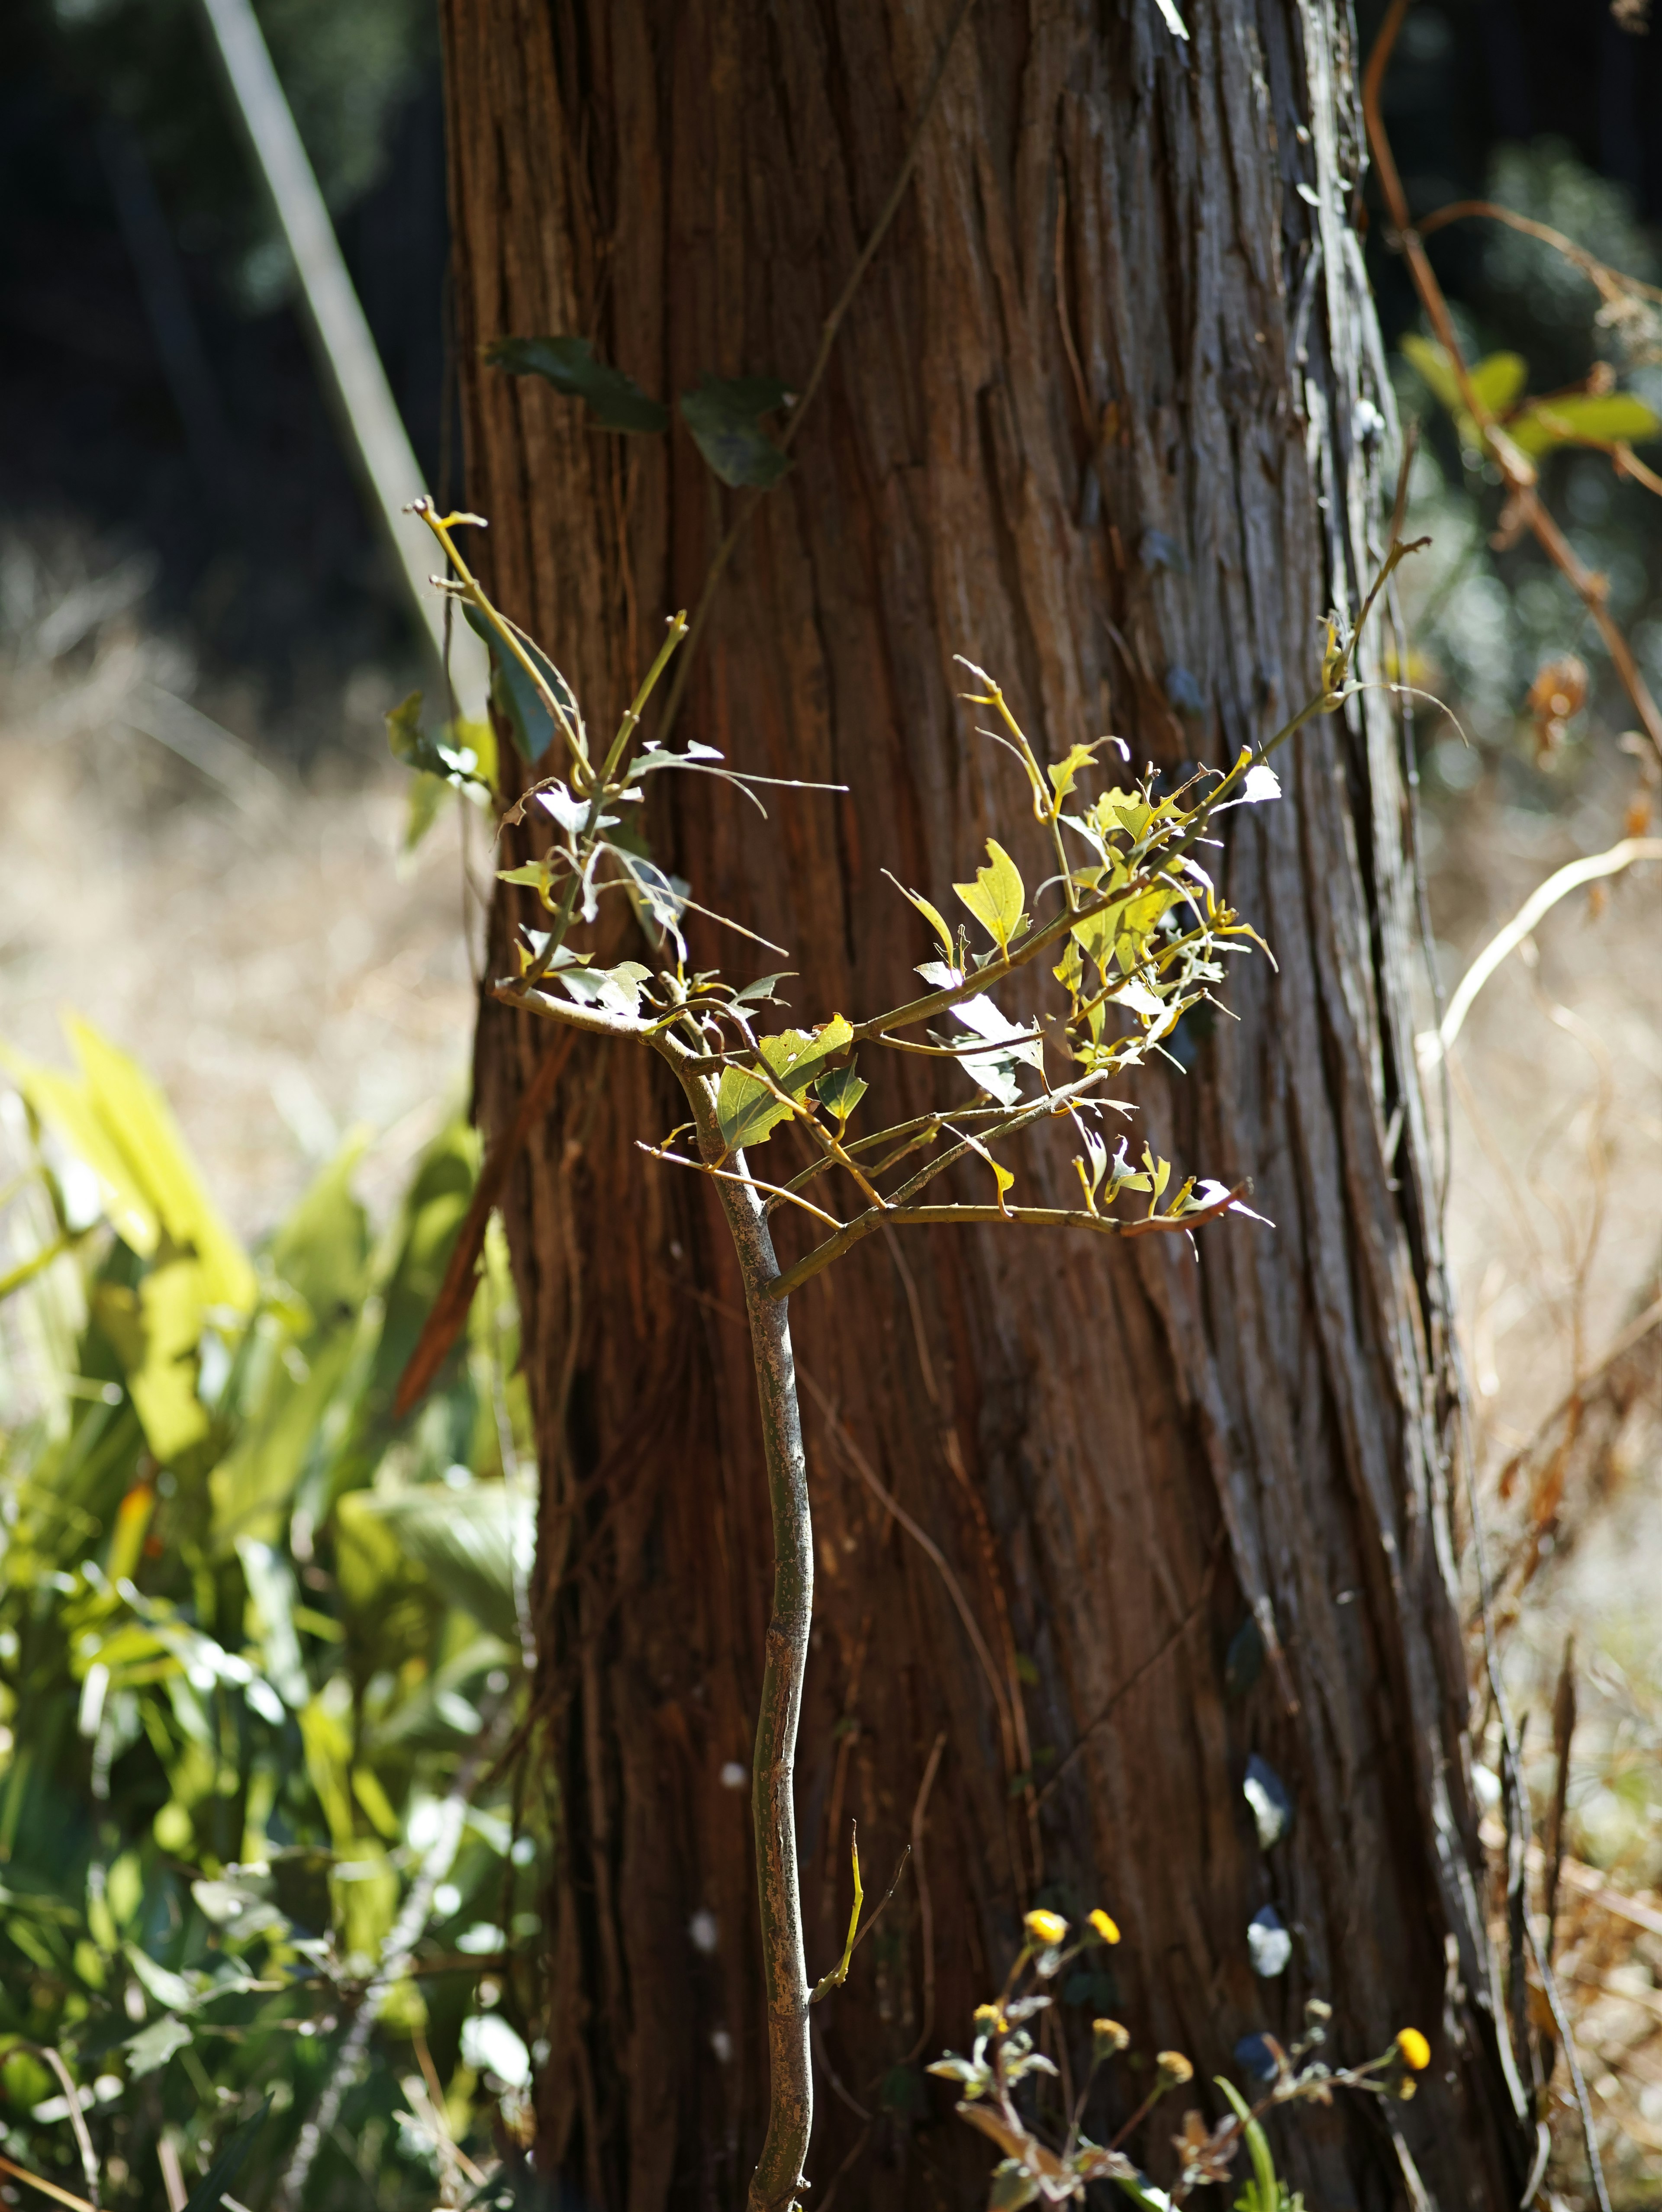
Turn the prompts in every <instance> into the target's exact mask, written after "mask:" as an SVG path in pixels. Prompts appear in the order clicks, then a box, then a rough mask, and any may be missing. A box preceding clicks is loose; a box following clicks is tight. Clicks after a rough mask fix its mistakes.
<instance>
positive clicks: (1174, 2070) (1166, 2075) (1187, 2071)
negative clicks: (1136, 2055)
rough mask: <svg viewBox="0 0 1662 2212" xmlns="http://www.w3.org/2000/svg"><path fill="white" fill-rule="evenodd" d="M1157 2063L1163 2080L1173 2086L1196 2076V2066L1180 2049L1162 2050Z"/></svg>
mask: <svg viewBox="0 0 1662 2212" xmlns="http://www.w3.org/2000/svg"><path fill="white" fill-rule="evenodd" d="M1155 2063H1156V2064H1157V2065H1158V2066H1159V2068H1160V2078H1161V2080H1162V2081H1164V2082H1165V2083H1166V2085H1167V2086H1168V2087H1172V2088H1176V2087H1178V2086H1179V2085H1180V2084H1181V2083H1183V2082H1184V2081H1193V2080H1194V2078H1195V2069H1194V2068H1193V2067H1192V2066H1191V2065H1190V2063H1189V2061H1188V2060H1187V2059H1186V2058H1185V2057H1184V2055H1183V2053H1182V2051H1161V2052H1160V2056H1159V2057H1158V2058H1157V2060H1156V2061H1155Z"/></svg>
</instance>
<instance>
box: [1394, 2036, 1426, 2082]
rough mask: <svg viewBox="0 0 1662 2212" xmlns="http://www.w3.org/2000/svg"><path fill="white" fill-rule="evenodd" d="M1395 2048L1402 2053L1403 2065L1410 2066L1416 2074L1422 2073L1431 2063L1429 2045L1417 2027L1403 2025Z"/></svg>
mask: <svg viewBox="0 0 1662 2212" xmlns="http://www.w3.org/2000/svg"><path fill="white" fill-rule="evenodd" d="M1397 2050H1398V2051H1401V2052H1402V2054H1403V2065H1404V2066H1411V2067H1412V2068H1413V2069H1414V2071H1415V2073H1416V2074H1423V2073H1424V2072H1425V2070H1426V2069H1427V2067H1428V2066H1429V2065H1430V2063H1431V2045H1429V2044H1428V2042H1427V2041H1426V2039H1425V2038H1424V2036H1422V2034H1421V2033H1420V2031H1419V2029H1418V2028H1417V2027H1405V2028H1403V2030H1402V2031H1401V2033H1399V2034H1398V2036H1397Z"/></svg>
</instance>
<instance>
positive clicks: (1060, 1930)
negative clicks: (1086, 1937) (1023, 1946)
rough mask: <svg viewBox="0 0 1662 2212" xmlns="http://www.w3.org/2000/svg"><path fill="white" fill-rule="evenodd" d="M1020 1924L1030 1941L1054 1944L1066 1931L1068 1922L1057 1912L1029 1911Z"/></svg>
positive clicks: (1061, 1939)
mask: <svg viewBox="0 0 1662 2212" xmlns="http://www.w3.org/2000/svg"><path fill="white" fill-rule="evenodd" d="M1021 1924H1022V1926H1023V1927H1024V1928H1025V1929H1026V1930H1027V1940H1028V1942H1030V1943H1043V1944H1046V1945H1055V1944H1057V1943H1060V1942H1062V1941H1063V1940H1064V1938H1065V1937H1066V1936H1067V1933H1068V1923H1067V1922H1066V1921H1065V1920H1064V1919H1063V1918H1062V1915H1061V1914H1060V1913H1059V1912H1030V1913H1029V1914H1028V1915H1027V1917H1026V1919H1025V1920H1024V1921H1023V1922H1022V1923H1021Z"/></svg>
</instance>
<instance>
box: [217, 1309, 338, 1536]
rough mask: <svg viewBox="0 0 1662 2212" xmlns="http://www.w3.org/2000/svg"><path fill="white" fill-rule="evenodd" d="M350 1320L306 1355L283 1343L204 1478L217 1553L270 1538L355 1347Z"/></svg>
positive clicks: (289, 1501) (278, 1526) (276, 1532)
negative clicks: (254, 1401)
mask: <svg viewBox="0 0 1662 2212" xmlns="http://www.w3.org/2000/svg"><path fill="white" fill-rule="evenodd" d="M355 1348H356V1328H354V1327H352V1326H351V1325H350V1323H349V1324H347V1325H345V1326H343V1327H341V1328H338V1329H336V1330H335V1331H334V1332H333V1333H332V1334H331V1335H330V1336H328V1337H326V1338H325V1339H324V1340H322V1342H321V1343H320V1344H318V1345H317V1346H314V1347H313V1348H312V1349H311V1351H310V1352H309V1355H308V1356H300V1355H298V1353H297V1350H296V1347H295V1346H293V1345H292V1344H289V1343H288V1342H285V1343H284V1344H283V1354H284V1355H286V1356H284V1357H281V1358H278V1359H277V1360H276V1361H275V1362H274V1363H273V1367H272V1371H271V1376H270V1378H269V1381H268V1383H267V1385H266V1388H265V1390H264V1391H263V1392H262V1393H261V1396H260V1401H259V1405H258V1407H257V1408H256V1409H255V1411H254V1413H253V1417H252V1418H251V1419H248V1420H247V1422H246V1423H245V1425H243V1426H242V1428H241V1430H240V1432H239V1434H238V1436H237V1437H236V1440H235V1442H234V1443H233V1444H232V1446H231V1448H230V1449H229V1450H228V1452H227V1453H226V1455H225V1456H224V1458H223V1459H222V1460H221V1461H220V1462H219V1464H218V1466H217V1467H216V1468H214V1470H213V1472H212V1474H210V1476H209V1477H208V1493H209V1496H210V1498H211V1500H212V1502H213V1538H214V1548H215V1550H216V1552H218V1553H220V1554H221V1555H223V1554H224V1553H227V1552H228V1551H230V1550H231V1549H232V1547H234V1545H236V1544H237V1543H238V1542H239V1541H240V1539H241V1538H243V1537H253V1538H255V1539H257V1540H259V1541H262V1542H265V1543H275V1542H276V1541H277V1539H278V1537H279V1536H280V1534H281V1533H282V1529H283V1523H284V1522H285V1521H286V1520H287V1518H288V1516H289V1510H290V1508H291V1506H292V1505H293V1504H294V1499H295V1492H296V1490H297V1489H298V1488H299V1486H300V1484H301V1478H302V1477H303V1475H304V1474H305V1473H306V1470H307V1466H308V1465H309V1464H310V1463H311V1462H312V1459H313V1456H314V1454H315V1453H316V1452H317V1450H318V1448H319V1444H320V1436H321V1432H322V1431H323V1427H324V1424H325V1422H326V1419H327V1418H328V1415H329V1413H330V1409H331V1407H332V1404H333V1402H334V1400H335V1396H336V1393H337V1392H338V1390H339V1389H340V1386H341V1384H342V1383H343V1382H344V1379H345V1378H346V1376H347V1375H348V1373H349V1371H350V1368H351V1364H352V1355H353V1352H354V1350H355Z"/></svg>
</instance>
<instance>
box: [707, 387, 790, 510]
mask: <svg viewBox="0 0 1662 2212" xmlns="http://www.w3.org/2000/svg"><path fill="white" fill-rule="evenodd" d="M787 397H788V395H787V392H786V389H785V386H783V385H782V383H781V382H780V381H779V380H778V378H777V377H776V376H734V377H719V376H704V377H702V378H700V380H699V383H698V388H697V391H696V392H683V393H682V394H681V419H682V421H683V422H685V424H686V426H687V428H688V429H689V430H691V433H692V438H693V443H694V444H695V445H696V446H697V448H698V450H699V452H700V453H702V454H703V457H704V459H705V460H706V461H707V462H708V463H709V465H710V467H711V468H712V469H713V470H714V471H715V474H716V475H717V476H718V477H720V478H721V482H722V483H724V484H732V485H733V486H734V488H735V489H738V488H739V487H740V486H743V485H746V484H750V485H753V486H755V487H756V488H757V489H759V490H765V489H766V488H767V487H768V485H770V484H774V483H778V481H779V479H780V477H782V476H783V475H784V473H785V471H786V470H787V469H788V467H789V466H790V463H789V462H788V460H787V459H786V458H785V456H784V454H783V453H781V452H780V450H779V448H778V447H777V446H776V445H775V444H774V442H773V441H772V439H771V438H770V437H769V436H768V435H767V434H766V433H765V431H764V429H763V428H762V417H763V416H764V415H771V414H774V413H775V412H776V410H778V409H779V408H781V407H782V406H783V405H784V404H785V400H786V398H787Z"/></svg>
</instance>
